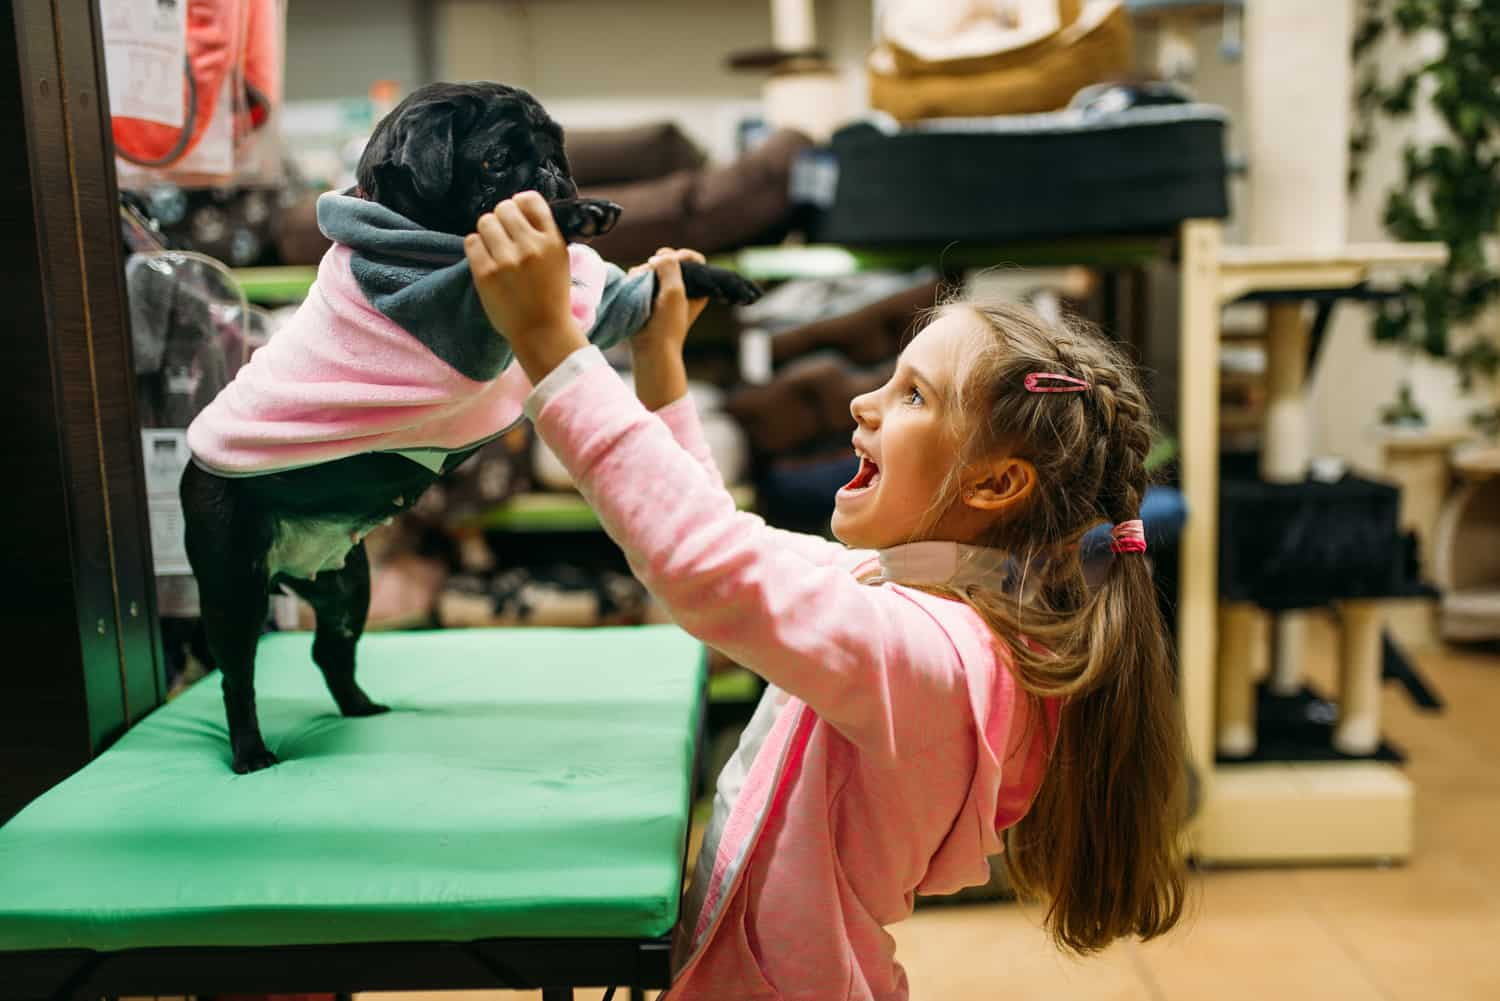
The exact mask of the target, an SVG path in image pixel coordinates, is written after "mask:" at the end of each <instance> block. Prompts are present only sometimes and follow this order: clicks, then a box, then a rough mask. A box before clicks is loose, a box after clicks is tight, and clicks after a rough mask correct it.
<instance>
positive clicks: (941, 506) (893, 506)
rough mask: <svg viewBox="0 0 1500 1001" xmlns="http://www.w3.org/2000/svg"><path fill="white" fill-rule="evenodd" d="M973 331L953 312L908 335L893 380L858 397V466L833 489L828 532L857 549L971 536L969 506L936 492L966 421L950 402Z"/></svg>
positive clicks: (962, 316)
mask: <svg viewBox="0 0 1500 1001" xmlns="http://www.w3.org/2000/svg"><path fill="white" fill-rule="evenodd" d="M975 336H977V335H976V333H975V332H974V330H973V322H972V320H971V319H970V318H969V317H967V316H966V315H965V314H964V313H963V312H962V311H959V310H954V311H952V312H949V313H947V314H945V315H943V316H941V317H939V318H938V319H937V320H935V321H933V322H932V323H931V324H929V325H928V326H927V327H926V329H924V330H923V331H922V332H921V333H920V334H918V335H917V336H916V337H915V338H913V340H912V342H911V343H910V344H908V345H907V347H906V350H905V351H903V352H901V357H900V359H899V361H898V364H897V366H896V372H895V374H894V375H893V376H891V380H890V381H889V382H887V383H886V384H885V385H884V386H882V387H881V388H879V389H877V390H875V391H874V392H872V393H866V394H864V395H863V396H857V397H855V398H854V401H853V402H852V403H850V404H849V410H850V412H851V413H853V414H854V419H855V421H856V422H857V423H858V425H859V427H858V428H857V429H856V430H855V432H854V451H855V453H856V454H858V455H859V456H860V459H861V461H860V465H859V472H858V473H857V474H855V477H854V479H853V480H851V481H850V482H849V484H848V485H847V486H845V487H844V488H843V489H842V490H840V491H839V492H838V495H837V498H836V500H835V503H834V512H833V533H834V535H836V536H838V538H839V540H840V541H841V542H843V543H844V544H845V545H848V546H851V547H853V548H856V549H883V548H886V547H888V546H894V545H900V544H901V543H904V542H911V541H913V540H915V539H921V538H938V539H951V540H953V541H960V542H962V541H968V540H969V539H970V538H972V537H973V535H974V534H977V531H978V529H979V528H980V527H981V526H979V525H970V524H969V522H970V521H972V520H973V518H972V516H973V515H974V514H976V512H973V511H965V510H962V505H957V506H955V505H952V504H951V503H950V500H951V499H950V498H943V497H941V496H940V494H941V492H942V491H943V489H944V488H945V486H948V484H947V482H946V481H947V479H948V477H949V474H950V473H951V472H952V471H953V468H954V463H955V462H957V461H958V444H959V440H958V436H959V433H960V430H959V429H961V428H962V426H963V423H962V421H961V420H960V419H959V417H960V415H959V414H957V413H956V412H955V409H956V408H955V405H954V402H953V390H954V388H955V386H954V380H955V379H956V378H957V374H958V372H959V361H960V359H962V358H963V357H964V350H963V349H964V346H965V345H966V344H967V343H968V342H969V339H970V338H971V337H975Z"/></svg>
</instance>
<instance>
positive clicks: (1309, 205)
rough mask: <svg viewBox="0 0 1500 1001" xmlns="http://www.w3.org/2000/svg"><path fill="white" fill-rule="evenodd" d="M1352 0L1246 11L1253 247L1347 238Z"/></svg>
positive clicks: (1332, 243)
mask: <svg viewBox="0 0 1500 1001" xmlns="http://www.w3.org/2000/svg"><path fill="white" fill-rule="evenodd" d="M1350 2H1351V0H1318V2H1317V3H1308V2H1307V0H1254V2H1253V3H1249V4H1246V5H1245V137H1246V142H1247V151H1248V155H1249V161H1250V173H1249V177H1248V182H1249V191H1248V200H1249V210H1250V214H1249V220H1248V221H1249V233H1250V242H1251V243H1256V244H1272V243H1295V244H1298V245H1299V246H1303V247H1307V246H1323V247H1336V246H1339V245H1340V244H1342V243H1343V242H1344V240H1345V238H1346V235H1347V232H1348V212H1349V209H1348V190H1347V185H1348V173H1349V93H1350V91H1349V88H1350V67H1349V47H1350V45H1351V44H1352V35H1351V33H1352V31H1353V25H1354V18H1353V15H1352V12H1351V8H1350Z"/></svg>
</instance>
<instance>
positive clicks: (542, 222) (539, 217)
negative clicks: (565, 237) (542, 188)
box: [512, 191, 562, 239]
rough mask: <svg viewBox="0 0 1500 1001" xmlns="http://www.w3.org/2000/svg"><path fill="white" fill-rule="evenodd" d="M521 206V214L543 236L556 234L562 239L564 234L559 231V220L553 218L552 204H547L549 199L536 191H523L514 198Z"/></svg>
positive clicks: (518, 205)
mask: <svg viewBox="0 0 1500 1001" xmlns="http://www.w3.org/2000/svg"><path fill="white" fill-rule="evenodd" d="M512 201H514V202H515V203H516V205H517V207H519V208H520V210H521V214H522V215H523V216H525V217H526V220H527V221H528V222H530V223H531V226H532V228H533V229H534V230H536V232H538V233H540V234H541V235H542V236H556V237H558V238H559V239H561V237H562V234H561V233H559V232H558V231H557V220H556V219H553V218H552V206H550V205H548V204H547V199H545V198H543V197H542V196H541V194H540V193H538V192H535V191H523V192H521V193H520V194H519V195H516V197H515V198H513V199H512Z"/></svg>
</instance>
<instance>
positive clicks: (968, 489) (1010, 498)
mask: <svg viewBox="0 0 1500 1001" xmlns="http://www.w3.org/2000/svg"><path fill="white" fill-rule="evenodd" d="M1035 489H1036V467H1035V466H1033V465H1032V464H1031V463H1030V462H1029V461H1028V460H1026V459H1019V458H1016V457H1015V456H1006V457H1005V458H1003V459H995V460H993V461H991V462H988V463H980V464H979V465H977V466H975V467H973V468H972V469H971V470H970V471H969V474H968V475H967V476H965V477H964V486H963V502H964V504H965V505H967V506H968V507H971V508H973V509H974V510H976V511H995V512H1000V511H1009V510H1012V509H1013V508H1015V507H1016V505H1019V504H1024V503H1025V502H1026V501H1027V500H1029V499H1030V498H1031V492H1032V491H1033V490H1035Z"/></svg>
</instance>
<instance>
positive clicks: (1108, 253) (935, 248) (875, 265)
mask: <svg viewBox="0 0 1500 1001" xmlns="http://www.w3.org/2000/svg"><path fill="white" fill-rule="evenodd" d="M1171 239H1172V238H1171V237H1170V236H1165V235H1163V236H1118V237H1115V236H1112V237H1089V238H1081V237H1074V238H1068V239H1059V240H1023V241H1017V242H1015V243H1004V244H994V245H980V246H973V245H968V244H963V243H946V244H931V245H914V246H900V247H846V246H841V245H838V244H809V245H807V246H802V247H746V248H744V249H742V250H737V251H735V252H733V253H729V254H718V255H715V256H714V257H713V259H712V260H713V263H714V264H716V265H719V266H720V267H727V268H733V269H734V270H736V271H738V272H739V273H740V274H742V275H744V276H745V277H746V278H750V279H752V280H756V281H781V280H784V279H789V278H829V277H839V276H842V275H852V274H860V273H862V272H867V271H910V270H913V269H915V268H920V267H927V266H941V267H943V268H945V269H954V268H960V269H961V268H978V267H996V266H1014V267H1060V266H1064V265H1098V266H1113V267H1120V266H1126V265H1133V264H1145V263H1146V262H1148V261H1152V260H1155V259H1157V258H1159V257H1161V256H1162V254H1163V253H1165V251H1166V248H1167V247H1168V246H1169V245H1170V243H1171ZM232 273H233V274H234V277H235V280H236V281H238V282H239V283H240V287H241V288H242V289H244V290H245V298H247V299H249V300H250V301H251V302H253V303H256V304H257V305H262V306H265V305H285V304H287V303H294V302H301V301H302V299H303V298H305V297H306V296H307V290H308V288H310V287H311V286H312V283H313V279H315V278H316V277H317V275H318V269H317V268H316V267H306V266H288V267H274V268H236V269H234V270H233V272H232Z"/></svg>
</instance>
